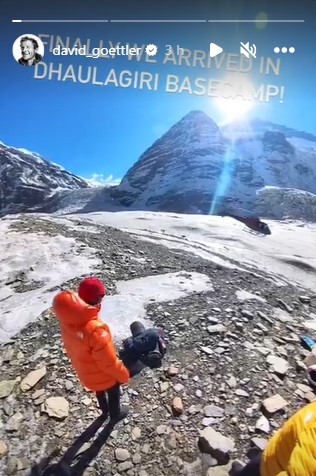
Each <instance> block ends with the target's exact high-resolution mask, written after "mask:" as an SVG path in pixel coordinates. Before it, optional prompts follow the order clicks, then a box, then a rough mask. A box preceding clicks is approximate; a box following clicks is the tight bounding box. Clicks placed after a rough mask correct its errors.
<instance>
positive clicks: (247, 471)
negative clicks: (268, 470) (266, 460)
mask: <svg viewBox="0 0 316 476" xmlns="http://www.w3.org/2000/svg"><path fill="white" fill-rule="evenodd" d="M261 454H262V453H261V452H260V453H258V454H257V455H256V456H254V457H253V458H252V459H251V461H249V463H248V464H246V466H244V467H243V469H241V470H240V471H238V472H236V473H234V475H233V476H260V461H261Z"/></svg>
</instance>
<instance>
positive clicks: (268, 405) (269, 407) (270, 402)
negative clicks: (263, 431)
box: [262, 394, 288, 416]
mask: <svg viewBox="0 0 316 476" xmlns="http://www.w3.org/2000/svg"><path fill="white" fill-rule="evenodd" d="M287 405H288V402H287V401H286V400H284V398H283V397H282V396H281V395H279V394H276V395H273V396H272V397H269V398H266V399H265V400H264V401H263V402H262V407H263V410H264V411H265V413H266V414H267V416H272V415H274V414H275V413H277V412H279V411H281V410H283V409H284V408H285V407H286V406H287Z"/></svg>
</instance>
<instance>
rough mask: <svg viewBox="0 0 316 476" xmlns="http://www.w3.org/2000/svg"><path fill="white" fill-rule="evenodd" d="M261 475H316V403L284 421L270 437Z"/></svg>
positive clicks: (262, 462)
mask: <svg viewBox="0 0 316 476" xmlns="http://www.w3.org/2000/svg"><path fill="white" fill-rule="evenodd" d="M260 475H261V476H316V402H313V403H310V404H309V405H306V406H305V407H304V408H302V409H301V410H299V411H298V412H297V413H295V414H294V415H293V416H292V417H291V418H289V420H287V421H286V422H285V423H284V425H283V426H282V428H280V430H278V431H277V433H276V434H275V435H274V436H273V437H272V438H271V440H269V442H268V445H267V447H266V449H265V450H264V452H263V455H262V458H261V465H260Z"/></svg>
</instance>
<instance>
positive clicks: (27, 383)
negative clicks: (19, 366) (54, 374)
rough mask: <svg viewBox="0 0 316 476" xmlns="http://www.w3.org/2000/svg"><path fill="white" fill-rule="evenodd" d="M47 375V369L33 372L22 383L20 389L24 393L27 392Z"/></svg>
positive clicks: (43, 368)
mask: <svg viewBox="0 0 316 476" xmlns="http://www.w3.org/2000/svg"><path fill="white" fill-rule="evenodd" d="M45 375H46V367H42V368H40V369H36V370H32V372H30V373H29V374H28V375H27V376H26V377H25V378H24V379H23V380H22V382H21V384H20V388H21V390H22V392H26V391H27V390H30V389H31V388H33V387H34V386H35V385H36V384H37V383H38V382H39V381H40V380H41V379H42V378H43V377H44V376H45Z"/></svg>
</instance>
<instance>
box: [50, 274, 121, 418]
mask: <svg viewBox="0 0 316 476" xmlns="http://www.w3.org/2000/svg"><path fill="white" fill-rule="evenodd" d="M105 292H106V291H105V287H104V285H103V283H102V282H101V281H100V280H99V279H97V278H95V277H88V278H85V279H84V280H83V281H82V282H81V283H80V285H79V289H78V294H76V293H74V292H72V291H69V290H68V291H62V292H60V293H59V294H58V295H57V296H55V298H54V300H53V311H54V313H55V315H56V317H57V319H58V320H59V323H60V329H61V337H62V340H63V344H64V347H65V350H66V352H67V355H68V357H69V359H70V361H71V364H72V366H73V368H74V370H75V371H76V374H77V376H78V378H79V380H80V382H81V384H82V385H83V386H84V387H86V388H88V389H90V390H93V391H95V392H96V397H97V400H98V402H99V406H100V408H101V410H102V412H103V414H104V416H105V417H107V416H108V414H109V415H110V418H111V420H121V419H123V418H125V416H126V415H127V414H128V409H127V408H124V407H123V408H121V406H120V385H122V384H127V383H128V381H129V378H130V374H129V371H128V370H127V369H126V367H125V366H124V364H123V363H122V361H121V360H119V358H118V357H117V355H116V350H115V347H114V344H113V341H112V336H111V332H110V329H109V327H108V326H107V325H106V324H104V323H103V322H102V321H101V320H100V318H99V311H100V309H101V302H102V299H103V298H104V296H105Z"/></svg>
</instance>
